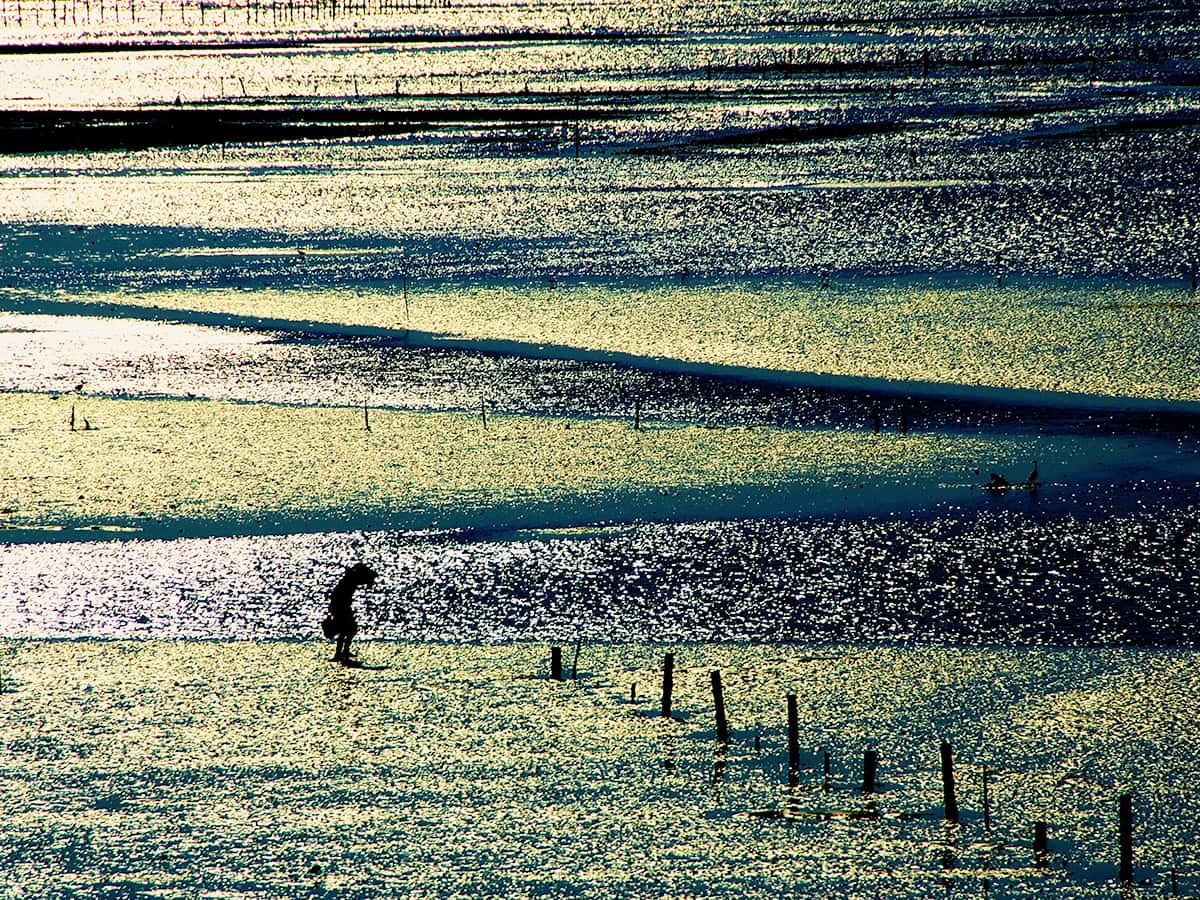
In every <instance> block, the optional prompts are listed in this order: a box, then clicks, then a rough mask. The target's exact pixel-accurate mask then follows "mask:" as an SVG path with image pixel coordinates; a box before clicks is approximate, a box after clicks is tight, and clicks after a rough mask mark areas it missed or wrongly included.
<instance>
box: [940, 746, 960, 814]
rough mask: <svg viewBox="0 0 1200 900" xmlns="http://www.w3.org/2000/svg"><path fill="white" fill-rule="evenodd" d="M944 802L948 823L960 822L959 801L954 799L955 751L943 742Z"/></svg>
mask: <svg viewBox="0 0 1200 900" xmlns="http://www.w3.org/2000/svg"><path fill="white" fill-rule="evenodd" d="M942 800H943V805H944V806H945V810H946V815H945V818H946V821H947V822H954V823H957V822H958V801H957V800H956V799H955V798H954V751H953V750H952V749H951V747H950V744H949V742H948V741H942Z"/></svg>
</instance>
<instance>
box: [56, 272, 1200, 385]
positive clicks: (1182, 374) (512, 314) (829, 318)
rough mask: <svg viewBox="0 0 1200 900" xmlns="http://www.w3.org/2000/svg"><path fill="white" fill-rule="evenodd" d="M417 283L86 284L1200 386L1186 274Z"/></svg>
mask: <svg viewBox="0 0 1200 900" xmlns="http://www.w3.org/2000/svg"><path fill="white" fill-rule="evenodd" d="M407 297H408V299H407V303H406V302H405V299H404V295H403V293H402V292H377V291H367V290H357V291H275V290H270V289H263V290H258V291H253V292H247V291H233V290H228V291H226V290H214V291H203V292H201V291H183V292H156V293H154V294H152V295H150V294H148V295H140V296H139V295H136V294H128V293H126V294H120V295H116V294H100V295H87V296H80V297H77V296H72V298H71V299H72V300H75V301H79V302H80V303H81V304H82V305H83V306H84V307H85V308H86V306H87V305H90V304H92V303H100V304H134V305H154V306H162V307H164V308H170V309H189V310H203V311H207V312H214V313H230V314H236V315H242V316H255V317H269V318H282V319H288V320H303V321H312V322H322V323H343V324H354V325H366V326H374V327H381V328H389V329H404V328H406V327H408V328H411V329H413V330H417V331H422V332H432V333H434V334H439V335H446V336H451V337H458V338H465V339H469V340H478V341H487V340H497V339H499V340H514V341H523V342H527V343H531V344H534V345H541V344H549V345H560V346H563V347H572V348H582V349H588V350H611V351H618V352H624V353H631V354H635V355H639V356H647V357H666V358H670V359H678V360H687V361H694V362H704V363H718V364H725V365H734V366H747V367H752V368H766V369H778V370H788V371H798V372H819V373H832V374H838V375H851V376H864V377H877V378H885V379H896V380H917V381H934V382H947V383H955V384H967V385H988V386H995V387H1004V388H1028V389H1035V390H1051V391H1072V392H1080V393H1086V394H1097V395H1109V396H1128V397H1144V398H1165V399H1179V400H1200V341H1198V340H1197V331H1196V329H1195V328H1194V327H1193V326H1194V321H1195V316H1196V311H1197V304H1196V302H1194V301H1193V300H1192V299H1190V298H1189V297H1188V295H1187V291H1186V289H1185V288H1176V287H1172V286H1162V285H1159V286H1150V285H1145V286H1135V287H1117V286H1108V287H1103V288H1099V287H1095V288H1094V287H1090V286H1082V287H1078V286H1076V287H1067V286H1062V285H1055V284H1044V285H1037V286H1030V287H1022V286H1013V287H1005V288H1004V289H1003V290H995V289H991V288H987V287H975V288H969V287H959V288H955V287H933V286H926V285H922V284H919V283H913V284H905V283H899V284H882V285H880V284H876V285H870V284H868V285H862V286H857V285H842V286H835V287H832V288H830V289H826V290H822V289H820V288H818V287H815V286H805V285H797V284H795V283H787V282H779V283H772V282H765V283H761V284H750V285H720V284H717V285H690V284H683V285H680V284H672V283H657V284H648V285H634V286H628V285H626V286H606V285H589V286H551V285H550V284H548V283H544V284H533V285H501V286H462V287H460V286H444V285H430V284H428V283H422V282H420V281H419V280H416V279H412V280H410V282H409V289H408V295H407Z"/></svg>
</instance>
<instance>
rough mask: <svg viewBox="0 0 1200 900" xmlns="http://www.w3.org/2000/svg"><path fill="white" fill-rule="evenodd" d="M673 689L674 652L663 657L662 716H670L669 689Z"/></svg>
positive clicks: (667, 717)
mask: <svg viewBox="0 0 1200 900" xmlns="http://www.w3.org/2000/svg"><path fill="white" fill-rule="evenodd" d="M674 689H675V654H674V653H668V654H667V655H666V656H664V657H663V685H662V717H663V718H664V719H669V718H671V691H672V690H674Z"/></svg>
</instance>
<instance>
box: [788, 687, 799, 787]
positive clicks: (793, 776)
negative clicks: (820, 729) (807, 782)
mask: <svg viewBox="0 0 1200 900" xmlns="http://www.w3.org/2000/svg"><path fill="white" fill-rule="evenodd" d="M787 710H788V784H789V785H790V786H792V787H796V786H797V785H799V784H800V714H799V712H798V711H797V709H796V695H795V694H788V695H787Z"/></svg>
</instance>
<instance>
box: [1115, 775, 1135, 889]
mask: <svg viewBox="0 0 1200 900" xmlns="http://www.w3.org/2000/svg"><path fill="white" fill-rule="evenodd" d="M1118 825H1119V827H1120V832H1121V871H1120V873H1119V875H1118V877H1119V878H1120V880H1121V884H1130V883H1132V882H1133V797H1131V796H1130V795H1129V794H1122V795H1121V799H1120V804H1119V809H1118Z"/></svg>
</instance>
